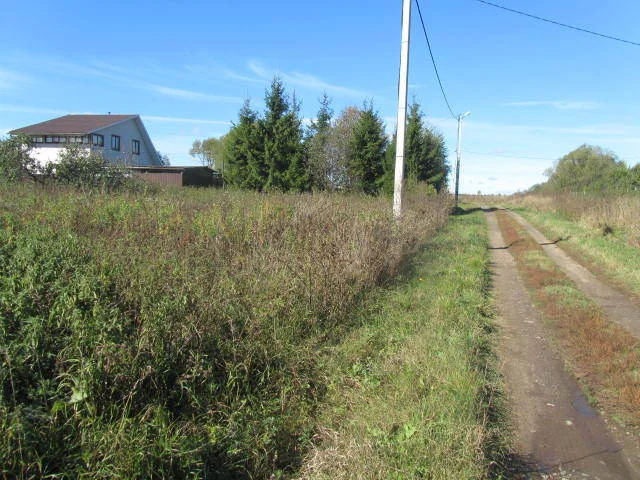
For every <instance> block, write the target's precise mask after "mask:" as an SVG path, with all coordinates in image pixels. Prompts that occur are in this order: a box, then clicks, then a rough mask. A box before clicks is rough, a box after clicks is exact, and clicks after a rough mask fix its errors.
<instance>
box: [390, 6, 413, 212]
mask: <svg viewBox="0 0 640 480" xmlns="http://www.w3.org/2000/svg"><path fill="white" fill-rule="evenodd" d="M412 1H413V0H403V2H402V43H401V45H400V81H399V83H398V130H397V135H396V168H395V174H394V182H393V216H394V217H395V218H396V219H398V218H400V216H401V215H402V183H403V177H404V132H405V126H406V122H407V89H408V86H409V37H410V29H411V2H412Z"/></svg>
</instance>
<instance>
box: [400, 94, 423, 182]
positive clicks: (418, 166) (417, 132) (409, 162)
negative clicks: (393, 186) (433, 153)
mask: <svg viewBox="0 0 640 480" xmlns="http://www.w3.org/2000/svg"><path fill="white" fill-rule="evenodd" d="M423 130H424V124H423V121H422V112H421V111H420V105H418V103H417V102H416V101H415V100H414V101H413V103H412V104H411V106H410V107H409V115H408V116H407V127H406V133H405V142H404V178H405V179H406V180H409V181H420V180H422V181H424V180H425V179H423V178H420V177H422V176H423V175H422V173H423V172H422V170H423V169H424V163H425V160H426V158H425V154H426V149H425V143H424V140H425V136H424V132H423Z"/></svg>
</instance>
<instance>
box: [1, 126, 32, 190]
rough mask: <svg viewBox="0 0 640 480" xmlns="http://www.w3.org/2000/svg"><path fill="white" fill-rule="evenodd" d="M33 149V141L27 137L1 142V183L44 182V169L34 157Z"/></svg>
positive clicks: (10, 138) (7, 139)
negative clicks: (41, 174) (42, 172)
mask: <svg viewBox="0 0 640 480" xmlns="http://www.w3.org/2000/svg"><path fill="white" fill-rule="evenodd" d="M32 149H33V140H32V139H31V138H30V137H27V136H25V135H17V136H15V137H9V138H6V139H4V140H0V182H9V183H14V182H18V181H21V180H25V179H30V180H34V181H37V182H41V181H42V178H41V176H40V173H41V170H42V169H41V166H40V164H39V163H38V162H37V161H36V159H35V158H34V157H33V156H32V152H31V151H32Z"/></svg>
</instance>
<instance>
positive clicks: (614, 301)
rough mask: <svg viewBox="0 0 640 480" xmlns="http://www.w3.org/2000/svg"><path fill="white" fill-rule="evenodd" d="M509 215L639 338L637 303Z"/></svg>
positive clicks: (616, 319)
mask: <svg viewBox="0 0 640 480" xmlns="http://www.w3.org/2000/svg"><path fill="white" fill-rule="evenodd" d="M509 215H511V217H513V218H514V219H515V220H516V221H517V222H518V223H519V224H520V225H522V226H523V227H524V228H525V229H526V231H527V233H528V234H529V235H531V236H532V237H533V239H534V240H535V241H536V242H538V244H539V245H541V246H542V249H543V250H544V251H545V252H546V254H547V255H549V257H550V258H551V259H552V260H553V261H554V262H555V263H556V265H558V266H559V267H560V269H561V270H562V271H563V272H564V273H565V274H566V275H567V276H568V277H569V278H570V279H571V280H573V281H574V282H575V284H576V285H577V286H578V288H580V289H581V290H582V291H583V292H584V293H586V294H587V295H588V296H589V297H590V298H591V299H592V300H594V301H595V302H596V303H597V304H598V305H599V306H600V308H602V310H603V311H604V313H605V314H606V316H607V318H608V319H609V320H611V321H613V322H616V323H617V324H618V325H620V326H622V327H624V328H625V329H627V331H629V332H630V333H631V334H633V335H634V336H635V337H636V338H639V339H640V308H638V306H636V305H635V304H634V303H632V302H631V301H630V300H629V299H628V298H627V297H625V296H624V295H623V294H622V293H620V292H618V291H617V290H615V289H613V288H611V287H610V286H608V285H606V284H604V283H603V282H601V281H600V280H598V278H597V277H596V276H595V275H593V274H592V273H591V272H590V271H589V270H587V269H586V268H584V267H583V266H582V265H580V264H579V263H578V262H576V261H575V260H573V259H572V258H571V257H570V256H569V255H567V254H566V253H564V251H562V249H561V248H560V247H559V246H558V245H557V244H556V243H554V242H550V241H549V240H548V239H547V238H545V236H544V235H542V234H541V233H540V232H539V231H538V230H536V229H535V228H534V227H533V226H532V225H531V224H530V223H529V222H527V221H526V220H525V219H524V218H522V217H521V216H520V215H518V214H517V213H514V212H511V211H509Z"/></svg>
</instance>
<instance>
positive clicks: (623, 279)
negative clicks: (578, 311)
mask: <svg viewBox="0 0 640 480" xmlns="http://www.w3.org/2000/svg"><path fill="white" fill-rule="evenodd" d="M514 210H515V211H517V212H518V213H520V214H521V215H522V216H523V217H525V218H526V219H527V220H529V221H530V222H531V223H532V224H533V225H535V226H536V227H537V228H538V229H539V230H540V231H542V232H543V233H544V234H545V236H546V237H547V238H549V239H550V240H555V239H557V238H563V239H567V238H568V240H563V241H561V242H560V243H559V244H558V245H559V246H560V247H561V248H566V249H569V250H570V251H571V253H577V254H578V255H579V256H581V257H582V258H583V259H584V260H586V262H587V263H593V264H595V265H596V266H597V267H599V268H601V269H602V271H603V273H605V275H606V276H607V277H609V278H611V279H612V280H613V281H614V282H616V283H618V284H620V285H622V286H623V287H624V288H625V289H627V290H628V291H631V292H633V293H634V294H636V295H640V250H639V249H638V247H637V246H633V245H630V244H629V237H628V236H627V235H625V234H624V233H623V232H614V233H613V234H610V235H603V234H602V231H601V230H600V229H594V228H592V227H589V226H586V225H584V224H582V223H577V222H573V221H570V220H566V219H564V218H562V217H561V216H560V215H558V214H555V213H548V212H541V211H537V212H536V211H532V210H527V209H521V208H515V209H514Z"/></svg>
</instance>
